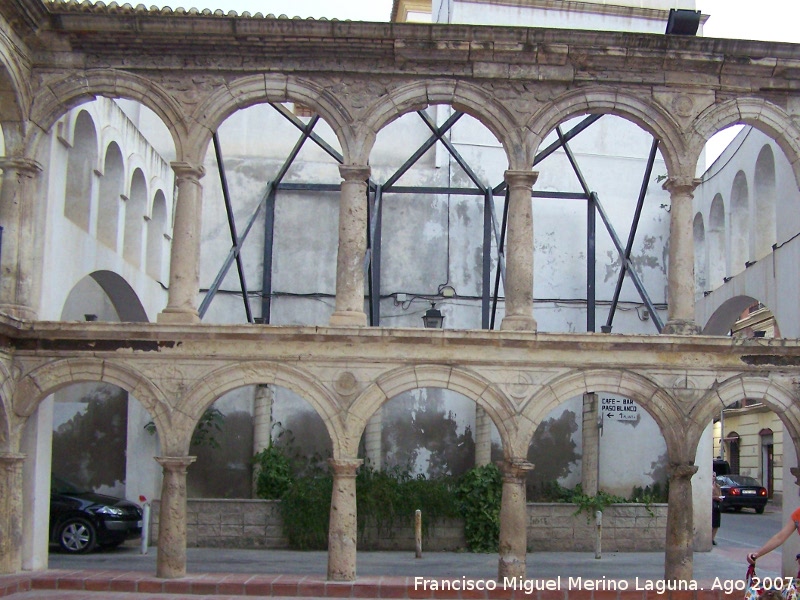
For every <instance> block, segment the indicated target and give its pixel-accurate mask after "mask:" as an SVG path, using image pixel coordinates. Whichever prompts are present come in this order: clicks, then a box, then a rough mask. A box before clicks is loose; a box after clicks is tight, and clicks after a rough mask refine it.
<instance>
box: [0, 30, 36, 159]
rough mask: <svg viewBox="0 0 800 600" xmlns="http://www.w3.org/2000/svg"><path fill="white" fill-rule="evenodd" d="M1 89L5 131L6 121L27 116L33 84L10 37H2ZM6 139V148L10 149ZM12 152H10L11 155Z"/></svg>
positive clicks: (0, 117) (0, 108) (1, 119)
mask: <svg viewBox="0 0 800 600" xmlns="http://www.w3.org/2000/svg"><path fill="white" fill-rule="evenodd" d="M0 47H2V51H0V89H2V90H3V92H4V95H3V102H2V103H0V122H2V123H3V126H4V131H3V134H4V135H6V132H5V124H6V123H19V124H21V123H23V122H24V121H25V119H26V118H27V114H26V107H29V106H30V103H31V85H30V81H31V79H30V77H29V76H28V69H26V68H25V67H23V66H22V64H21V63H20V62H19V60H18V59H17V56H18V53H19V49H18V48H16V47H13V45H12V42H11V40H10V39H9V38H7V37H5V36H3V37H2V38H0ZM8 142H9V140H6V150H8V149H9V143H8ZM10 154H11V153H9V155H10Z"/></svg>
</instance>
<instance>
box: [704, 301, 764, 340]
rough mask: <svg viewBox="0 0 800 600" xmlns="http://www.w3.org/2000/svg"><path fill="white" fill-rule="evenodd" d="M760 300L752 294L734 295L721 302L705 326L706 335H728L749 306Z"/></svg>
mask: <svg viewBox="0 0 800 600" xmlns="http://www.w3.org/2000/svg"><path fill="white" fill-rule="evenodd" d="M756 302H758V300H757V299H756V298H753V297H752V296H734V297H733V298H729V299H728V300H726V301H725V302H723V303H722V304H720V305H719V306H718V307H717V309H716V310H715V311H714V314H712V315H711V317H710V318H709V319H708V322H707V323H706V325H705V327H703V334H704V335H728V332H729V331H730V330H731V327H733V324H734V323H736V321H738V320H739V317H740V316H741V315H742V313H743V312H744V311H745V309H746V308H747V307H748V306H752V305H753V304H755V303H756Z"/></svg>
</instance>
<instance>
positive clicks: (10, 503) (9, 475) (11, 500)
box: [0, 453, 25, 574]
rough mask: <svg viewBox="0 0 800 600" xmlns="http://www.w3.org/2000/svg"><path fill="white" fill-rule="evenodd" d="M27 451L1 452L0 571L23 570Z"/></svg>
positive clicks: (13, 571) (15, 571)
mask: <svg viewBox="0 0 800 600" xmlns="http://www.w3.org/2000/svg"><path fill="white" fill-rule="evenodd" d="M24 461H25V455H24V454H16V453H0V574H7V573H19V572H20V571H21V570H22V465H23V462H24Z"/></svg>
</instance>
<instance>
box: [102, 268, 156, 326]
mask: <svg viewBox="0 0 800 600" xmlns="http://www.w3.org/2000/svg"><path fill="white" fill-rule="evenodd" d="M90 277H91V278H92V279H94V280H95V281H96V282H97V284H98V285H99V286H100V287H101V288H103V291H104V292H105V293H106V295H107V296H108V298H109V300H111V304H113V305H114V310H116V311H117V314H118V315H119V319H120V321H122V322H126V323H147V322H148V321H149V319H148V318H147V313H146V312H145V310H144V306H142V302H141V300H139V296H137V294H136V291H135V290H134V289H133V288H132V287H131V285H130V284H129V283H128V282H127V281H125V279H124V278H123V277H121V276H120V275H117V274H116V273H114V272H113V271H95V272H94V273H92V274H91V275H90Z"/></svg>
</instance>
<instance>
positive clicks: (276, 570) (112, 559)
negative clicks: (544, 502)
mask: <svg viewBox="0 0 800 600" xmlns="http://www.w3.org/2000/svg"><path fill="white" fill-rule="evenodd" d="M745 553H746V551H745V550H744V549H742V548H724V549H723V548H722V547H721V546H717V547H715V548H714V549H713V550H712V551H711V552H696V553H695V555H694V577H695V579H697V580H698V581H713V580H714V578H716V577H720V578H722V579H742V578H743V577H744V575H745V571H746V569H747V565H746V563H745ZM327 565H328V555H327V553H326V552H301V551H293V550H228V549H223V548H189V549H187V573H189V574H192V573H194V574H199V573H250V574H259V575H274V574H282V575H312V576H319V577H325V575H326V573H327ZM780 565H781V556H780V552H779V551H776V552H773V553H771V554H769V555H767V556H765V557H764V558H762V559H761V560H760V561H759V564H758V566H759V569H758V573H759V575H761V576H775V575H778V574H779V573H780ZM49 567H50V568H51V569H60V570H70V571H72V570H81V569H88V570H110V571H140V572H144V573H148V574H151V575H152V574H155V572H156V550H155V548H151V549H150V551H149V552H148V554H146V555H142V554H141V553H140V551H139V549H138V548H136V547H131V546H127V547H122V548H118V549H116V550H112V551H108V552H96V553H93V554H90V555H86V556H81V555H78V556H72V555H65V554H58V553H55V552H54V553H51V554H50V563H49ZM358 575H359V576H381V575H382V576H398V577H416V576H425V577H471V578H493V577H496V576H497V555H496V554H473V553H470V552H427V553H423V557H422V558H421V559H415V558H414V553H413V552H359V553H358ZM559 575H560V576H562V577H584V578H601V577H604V576H605V577H608V578H615V579H626V580H633V579H635V578H636V577H640V578H650V579H660V578H663V576H664V553H663V552H607V553H605V554H603V555H602V557H601V558H600V559H596V558H594V553H590V552H552V553H545V552H531V553H529V554H528V577H530V578H552V577H557V576H559Z"/></svg>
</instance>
